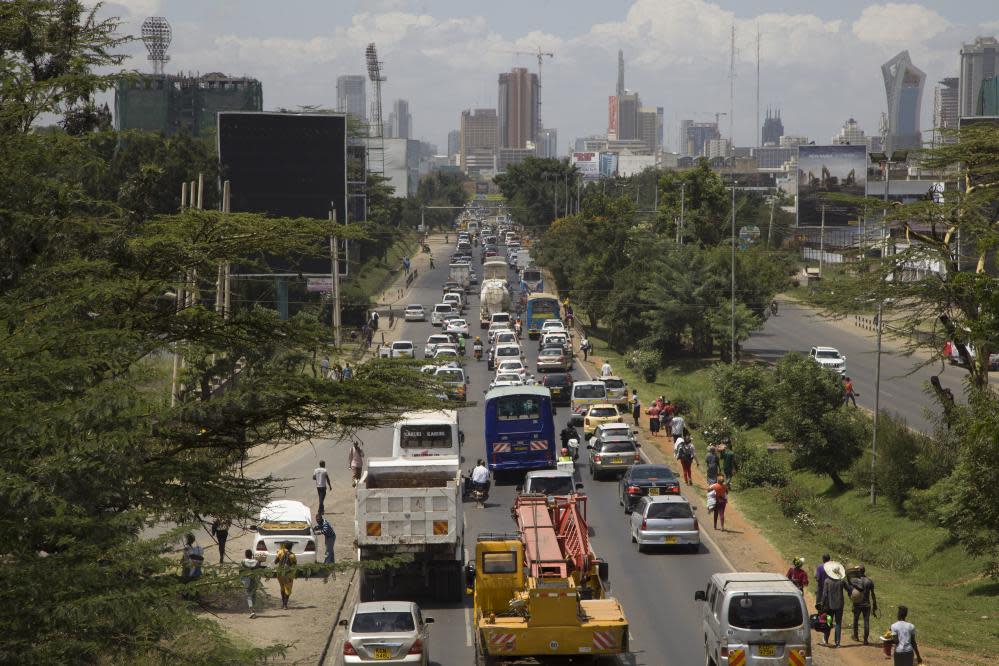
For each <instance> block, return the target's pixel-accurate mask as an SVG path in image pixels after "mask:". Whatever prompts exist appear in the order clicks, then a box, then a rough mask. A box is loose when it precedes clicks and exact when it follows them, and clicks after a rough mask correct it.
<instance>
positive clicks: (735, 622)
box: [728, 594, 803, 629]
mask: <svg viewBox="0 0 999 666" xmlns="http://www.w3.org/2000/svg"><path fill="white" fill-rule="evenodd" d="M802 622H803V618H802V614H801V602H800V601H799V600H798V597H796V596H791V595H789V594H753V595H748V594H745V595H742V596H735V597H732V598H731V599H730V600H729V602H728V623H729V624H730V625H731V626H733V627H741V628H743V629H790V628H792V627H800V626H801V623H802Z"/></svg>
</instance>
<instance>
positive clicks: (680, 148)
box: [676, 120, 694, 156]
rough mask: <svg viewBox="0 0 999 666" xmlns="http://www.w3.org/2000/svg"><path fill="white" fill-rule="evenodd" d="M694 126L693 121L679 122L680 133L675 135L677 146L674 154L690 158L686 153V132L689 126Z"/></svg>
mask: <svg viewBox="0 0 999 666" xmlns="http://www.w3.org/2000/svg"><path fill="white" fill-rule="evenodd" d="M693 124H694V121H693V120H681V121H680V131H679V132H678V133H677V141H676V142H677V146H676V152H677V154H679V155H683V156H690V153H688V152H687V132H688V130H689V129H690V126H691V125H693Z"/></svg>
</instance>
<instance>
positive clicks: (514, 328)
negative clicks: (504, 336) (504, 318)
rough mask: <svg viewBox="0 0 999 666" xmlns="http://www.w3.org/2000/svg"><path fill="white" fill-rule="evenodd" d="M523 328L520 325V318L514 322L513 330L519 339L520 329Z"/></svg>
mask: <svg viewBox="0 0 999 666" xmlns="http://www.w3.org/2000/svg"><path fill="white" fill-rule="evenodd" d="M522 326H523V325H522V324H521V323H520V317H517V319H516V321H514V322H513V330H514V331H516V332H517V337H518V338H519V337H520V329H521V328H522Z"/></svg>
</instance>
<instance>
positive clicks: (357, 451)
mask: <svg viewBox="0 0 999 666" xmlns="http://www.w3.org/2000/svg"><path fill="white" fill-rule="evenodd" d="M347 469H349V470H350V473H351V477H352V478H353V485H354V487H355V488H356V487H357V482H358V481H359V480H360V478H361V470H362V469H364V451H362V450H361V443H360V442H359V441H357V440H354V443H353V444H351V446H350V453H349V454H348V456H347Z"/></svg>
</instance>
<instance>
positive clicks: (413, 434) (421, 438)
mask: <svg viewBox="0 0 999 666" xmlns="http://www.w3.org/2000/svg"><path fill="white" fill-rule="evenodd" d="M399 446H401V447H402V448H404V449H448V448H451V446H452V442H451V426H450V425H447V424H436V423H434V424H426V425H422V424H421V425H404V426H402V427H400V428H399Z"/></svg>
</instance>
